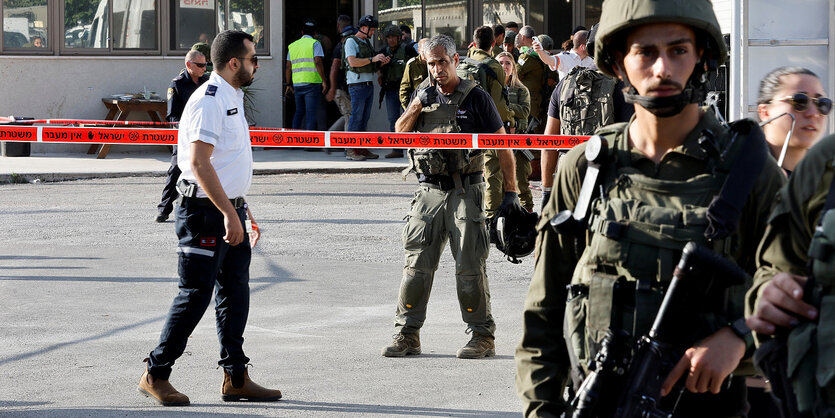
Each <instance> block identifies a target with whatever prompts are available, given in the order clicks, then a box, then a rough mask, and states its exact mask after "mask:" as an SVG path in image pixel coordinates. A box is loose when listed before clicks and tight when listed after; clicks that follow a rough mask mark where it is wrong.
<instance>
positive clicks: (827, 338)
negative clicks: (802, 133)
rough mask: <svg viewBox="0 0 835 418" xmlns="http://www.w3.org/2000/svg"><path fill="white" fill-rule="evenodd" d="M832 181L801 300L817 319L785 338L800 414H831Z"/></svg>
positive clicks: (834, 383) (834, 357) (834, 367)
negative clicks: (814, 312) (812, 306)
mask: <svg viewBox="0 0 835 418" xmlns="http://www.w3.org/2000/svg"><path fill="white" fill-rule="evenodd" d="M833 206H835V181H833V182H831V186H830V188H829V193H828V195H827V198H826V203H825V204H824V212H823V215H822V216H821V221H820V225H819V226H818V228H817V229H816V230H815V233H814V235H813V236H812V243H811V245H810V246H809V266H810V267H811V273H812V275H811V278H810V279H809V280H810V282H809V283H811V284H812V285H811V286H810V285H809V284H807V286H806V287H805V288H804V293H805V296H804V300H805V301H806V302H809V303H810V304H812V305H814V306H816V307H817V308H818V312H819V313H818V318H819V319H818V320H817V321H804V322H802V323H801V324H800V325H798V326H797V327H795V328H794V329H792V331H791V333H790V334H789V338H788V375H789V377H790V378H791V381H792V387H793V389H794V393H795V395H796V397H797V408H798V410H799V411H800V412H801V413H802V414H810V415H811V414H814V416H816V417H832V416H835V379H833V378H835V322H833V321H832V319H833V318H835V211H833V210H830V209H832V208H833Z"/></svg>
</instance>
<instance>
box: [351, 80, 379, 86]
mask: <svg viewBox="0 0 835 418" xmlns="http://www.w3.org/2000/svg"><path fill="white" fill-rule="evenodd" d="M373 85H374V83H372V82H370V81H360V82H359V83H351V84H348V87H351V86H373Z"/></svg>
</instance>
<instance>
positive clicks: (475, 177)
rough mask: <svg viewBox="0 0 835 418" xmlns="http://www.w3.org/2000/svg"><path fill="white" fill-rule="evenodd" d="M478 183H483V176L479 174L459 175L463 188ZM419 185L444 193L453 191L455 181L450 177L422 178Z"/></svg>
mask: <svg viewBox="0 0 835 418" xmlns="http://www.w3.org/2000/svg"><path fill="white" fill-rule="evenodd" d="M479 183H484V176H483V175H482V174H481V173H480V172H478V173H470V174H462V175H461V184H462V185H463V186H464V187H467V186H469V185H472V184H479ZM420 184H421V185H422V186H427V187H431V188H433V189H440V190H443V191H445V192H446V191H449V190H453V189H455V180H453V179H452V176H424V177H423V178H422V179H421V180H420Z"/></svg>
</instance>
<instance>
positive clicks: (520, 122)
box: [507, 87, 531, 133]
mask: <svg viewBox="0 0 835 418" xmlns="http://www.w3.org/2000/svg"><path fill="white" fill-rule="evenodd" d="M521 90H522V88H521V87H508V88H507V102H508V103H509V104H515V105H521V104H523V103H521V100H522V94H521ZM530 105H531V104H530V96H528V107H529V108H530ZM514 119H515V120H516V133H520V132H525V131H526V130H527V129H528V118H520V117H514Z"/></svg>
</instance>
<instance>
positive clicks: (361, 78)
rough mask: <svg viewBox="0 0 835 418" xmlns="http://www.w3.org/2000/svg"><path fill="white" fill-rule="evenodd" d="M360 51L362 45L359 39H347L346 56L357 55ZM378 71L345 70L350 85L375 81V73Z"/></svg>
mask: <svg viewBox="0 0 835 418" xmlns="http://www.w3.org/2000/svg"><path fill="white" fill-rule="evenodd" d="M359 52H360V47H359V45H357V41H355V40H354V38H348V39H346V40H345V56H346V57H356V56H357V54H358V53H359ZM375 74H376V73H355V72H353V71H351V70H348V71H346V72H345V80H346V81H347V82H348V85H351V84H355V83H364V82H367V81H374V75H375Z"/></svg>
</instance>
